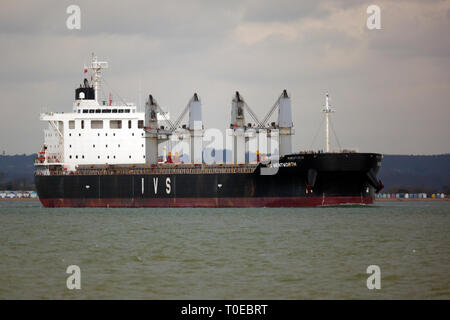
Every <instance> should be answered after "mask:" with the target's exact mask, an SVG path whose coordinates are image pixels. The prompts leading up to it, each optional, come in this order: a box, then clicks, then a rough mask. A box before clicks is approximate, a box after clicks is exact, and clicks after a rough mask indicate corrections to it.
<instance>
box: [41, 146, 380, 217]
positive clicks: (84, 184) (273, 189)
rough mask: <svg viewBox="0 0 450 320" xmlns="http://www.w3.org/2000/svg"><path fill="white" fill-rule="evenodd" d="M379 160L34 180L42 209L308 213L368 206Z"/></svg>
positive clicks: (328, 157)
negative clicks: (269, 171) (267, 171)
mask: <svg viewBox="0 0 450 320" xmlns="http://www.w3.org/2000/svg"><path fill="white" fill-rule="evenodd" d="M381 158H382V156H381V155H379V154H371V153H338V154H303V155H289V156H286V157H283V158H282V159H281V160H280V164H281V167H279V168H278V172H277V173H276V174H274V175H261V174H260V170H259V169H257V170H255V172H254V173H213V172H212V173H208V172H205V173H202V174H185V173H183V174H182V173H176V174H173V173H171V174H151V173H144V174H134V173H133V174H106V175H105V174H102V175H81V174H74V175H36V176H35V183H36V188H37V192H38V195H39V199H40V201H41V203H42V204H43V205H44V206H45V207H111V208H112V207H214V208H217V207H307V206H322V205H339V204H371V203H373V201H374V196H375V189H376V188H377V183H378V182H377V181H376V180H375V179H374V177H375V176H376V173H377V172H378V169H379V166H380V161H381Z"/></svg>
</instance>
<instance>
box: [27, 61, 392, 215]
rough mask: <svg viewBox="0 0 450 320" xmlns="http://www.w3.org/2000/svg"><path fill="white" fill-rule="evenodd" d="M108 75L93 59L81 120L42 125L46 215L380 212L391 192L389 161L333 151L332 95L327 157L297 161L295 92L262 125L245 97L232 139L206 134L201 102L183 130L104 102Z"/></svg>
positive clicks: (49, 117)
mask: <svg viewBox="0 0 450 320" xmlns="http://www.w3.org/2000/svg"><path fill="white" fill-rule="evenodd" d="M107 67H108V64H107V63H106V62H102V61H98V59H97V57H96V56H94V55H93V56H92V60H91V63H90V65H89V66H88V67H85V68H84V73H88V72H90V80H88V79H87V78H85V79H84V81H83V84H81V85H80V86H79V87H78V88H76V89H75V101H74V105H73V110H72V112H69V113H67V112H66V113H52V112H51V113H49V112H47V113H42V114H41V115H40V119H41V120H42V121H45V122H47V123H48V128H47V129H46V130H45V131H44V144H43V146H42V148H41V151H40V152H39V154H38V157H37V159H36V161H35V168H36V170H35V185H36V190H37V193H38V196H39V199H40V201H41V203H42V205H43V206H45V207H110V208H113V207H212V208H220V207H304V206H327V205H341V204H372V203H373V202H374V199H375V194H376V193H378V192H379V191H380V190H381V189H382V188H383V184H382V182H381V181H380V180H379V179H378V178H377V173H378V170H379V168H380V166H381V161H382V158H383V156H382V155H381V154H378V153H359V152H356V151H352V150H339V151H330V143H329V133H328V128H329V123H328V122H329V115H330V114H331V113H332V112H333V110H332V109H331V106H330V104H329V96H328V94H327V95H326V99H325V105H324V109H323V110H322V111H323V113H324V115H325V120H326V134H325V136H326V150H325V151H297V152H293V151H292V141H291V138H292V135H293V134H294V133H295V132H294V125H293V122H292V107H291V97H290V95H289V94H288V92H287V91H286V90H283V92H282V93H281V94H280V96H279V97H278V99H277V100H276V101H275V103H274V104H273V106H272V107H271V108H270V109H269V112H268V113H267V114H266V116H265V117H264V118H263V120H259V118H258V117H257V115H256V113H255V112H253V110H252V109H251V108H250V107H249V106H248V104H247V103H246V102H245V99H244V98H243V97H242V95H241V94H240V93H239V92H236V93H235V94H234V95H233V98H232V102H231V120H230V126H229V128H228V129H226V130H225V135H223V134H222V133H221V131H220V130H218V129H205V127H204V125H203V119H202V102H201V99H200V97H199V96H198V95H197V93H195V94H194V95H193V96H192V98H191V99H190V100H189V102H188V104H187V105H186V107H185V108H184V109H183V111H182V113H181V114H180V116H179V117H178V118H177V119H176V120H175V121H172V120H171V119H170V114H169V113H168V112H166V111H165V109H164V108H163V107H162V106H160V105H159V104H158V102H157V101H156V99H155V98H154V97H153V96H152V95H148V98H147V99H146V103H145V110H144V112H140V111H139V110H138V108H137V106H136V105H135V104H132V103H128V102H125V101H113V99H112V95H111V94H109V96H108V97H101V92H103V93H104V90H102V87H103V84H104V79H103V76H102V70H104V69H106V68H107ZM186 115H188V122H187V123H186V124H183V125H181V123H182V121H183V119H184V117H185V116H186ZM274 115H278V117H277V119H276V121H274V122H271V123H269V122H268V121H270V120H269V119H271V117H272V116H274ZM246 116H247V118H248V116H250V118H251V120H252V122H249V123H248V122H247V121H246ZM247 120H248V119H247Z"/></svg>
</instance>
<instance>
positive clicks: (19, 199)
mask: <svg viewBox="0 0 450 320" xmlns="http://www.w3.org/2000/svg"><path fill="white" fill-rule="evenodd" d="M0 201H38V202H39V198H12V199H9V198H0ZM427 201H428V202H430V201H433V202H434V201H450V198H443V199H433V198H425V199H420V198H417V199H416V198H413V199H409V198H407V199H405V198H376V199H375V202H427Z"/></svg>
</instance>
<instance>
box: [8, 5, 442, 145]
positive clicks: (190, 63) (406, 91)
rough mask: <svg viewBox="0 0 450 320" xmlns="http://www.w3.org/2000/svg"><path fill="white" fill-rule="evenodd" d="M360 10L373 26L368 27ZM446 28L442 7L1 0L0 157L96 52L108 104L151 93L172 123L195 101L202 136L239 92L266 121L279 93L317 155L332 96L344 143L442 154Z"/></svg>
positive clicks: (51, 107) (300, 141)
mask: <svg viewBox="0 0 450 320" xmlns="http://www.w3.org/2000/svg"><path fill="white" fill-rule="evenodd" d="M70 5H78V6H79V7H80V10H81V25H80V29H79V30H77V29H73V30H70V29H68V28H67V26H66V20H67V19H68V18H69V14H68V13H66V10H67V7H68V6H70ZM369 5H377V6H379V8H380V22H381V29H374V30H369V29H368V28H367V25H366V21H367V19H368V18H369V17H370V16H371V14H368V13H367V8H368V6H369ZM449 32H450V1H448V0H447V1H440V0H433V1H431V0H429V1H420V0H417V1H415V0H408V1H404V0H395V1H394V0H393V1H387V0H377V1H375V0H371V1H355V0H325V1H299V0H292V1H291V0H282V1H281V0H276V1H257V0H251V1H245V0H239V1H235V0H227V1H188V0H186V1H170V0H165V1H120V2H119V1H117V2H116V1H114V2H113V1H99V0H96V1H75V0H71V1H33V2H30V1H21V0H19V1H18V0H14V1H10V0H6V1H5V0H1V1H0V43H1V50H0V108H1V116H0V137H1V139H0V152H3V151H5V152H6V154H22V153H26V154H29V153H35V152H37V151H39V149H40V147H41V145H42V143H43V139H44V134H43V128H44V127H45V126H46V125H45V124H44V123H42V122H40V121H39V113H40V112H42V111H54V112H70V111H71V110H72V104H73V99H74V89H75V88H76V87H77V86H79V84H80V83H81V82H82V79H83V66H84V65H85V64H88V63H89V60H90V56H91V54H92V52H95V54H96V55H97V56H98V57H99V59H100V60H106V61H108V62H109V69H107V70H105V72H104V77H105V79H106V80H107V83H108V84H109V88H108V89H107V91H112V92H113V98H114V99H117V98H118V97H119V96H120V97H121V98H122V99H125V100H126V101H130V102H136V103H139V101H141V102H142V101H144V99H145V97H146V96H148V94H150V93H151V94H152V95H153V96H154V97H155V98H156V99H157V100H158V102H159V104H160V105H161V106H162V107H163V108H165V109H168V110H169V111H170V113H171V117H172V118H176V117H177V116H178V114H179V113H181V111H182V110H183V108H184V107H185V106H186V104H187V103H188V101H189V99H190V98H191V96H192V95H193V93H194V92H197V93H198V94H199V96H200V98H201V100H202V105H203V117H204V124H205V127H209V128H219V129H221V130H224V129H225V128H227V127H228V126H229V122H230V112H231V99H232V96H233V93H234V92H235V91H239V92H240V93H241V95H242V96H243V97H244V99H245V100H246V102H247V104H248V105H249V106H250V107H251V108H252V109H253V111H254V112H255V113H256V114H257V115H258V117H259V118H260V119H261V118H264V116H265V114H266V113H267V112H268V111H269V109H270V108H271V106H272V105H273V103H274V102H275V100H276V99H277V97H278V96H279V95H280V93H281V92H282V90H283V89H287V90H288V92H289V93H290V95H291V98H292V109H293V120H294V126H295V136H294V138H293V151H300V150H309V149H324V148H325V147H324V134H323V131H324V130H323V129H324V127H323V126H322V127H321V124H322V123H323V114H322V113H321V110H322V108H323V105H324V102H325V93H326V92H327V91H328V92H329V94H330V102H331V105H332V107H333V108H334V109H335V110H336V113H334V114H333V115H332V124H333V128H334V132H335V133H336V136H337V137H338V140H339V145H340V146H341V147H343V148H353V149H357V150H358V151H360V152H380V153H384V154H441V153H450V139H449V138H450V122H449V120H450V37H449ZM248 119H249V118H248ZM331 144H332V146H331V147H332V148H337V147H338V146H339V145H338V143H337V140H336V139H335V137H334V134H333V135H332V139H331Z"/></svg>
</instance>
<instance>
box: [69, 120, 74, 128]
mask: <svg viewBox="0 0 450 320" xmlns="http://www.w3.org/2000/svg"><path fill="white" fill-rule="evenodd" d="M69 129H75V120H70V121H69Z"/></svg>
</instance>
